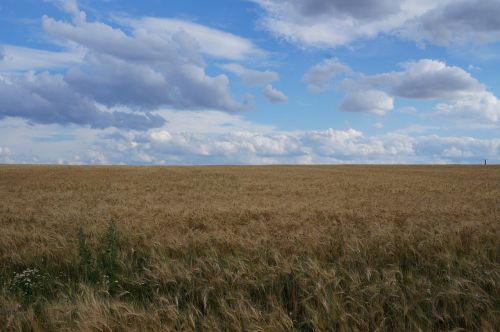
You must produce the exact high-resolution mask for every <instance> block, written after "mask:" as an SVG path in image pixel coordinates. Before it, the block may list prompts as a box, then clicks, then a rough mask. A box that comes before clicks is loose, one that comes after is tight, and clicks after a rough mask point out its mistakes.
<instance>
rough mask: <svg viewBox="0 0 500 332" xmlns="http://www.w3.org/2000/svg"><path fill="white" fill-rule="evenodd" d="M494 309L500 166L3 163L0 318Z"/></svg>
mask: <svg viewBox="0 0 500 332" xmlns="http://www.w3.org/2000/svg"><path fill="white" fill-rule="evenodd" d="M495 326H496V328H495ZM499 326H500V167H499V166H272V167H271V166H270V167H267V166H266V167H66V166H0V331H4V330H5V331H10V330H13V331H21V330H25V331H27V330H34V331H38V330H48V331H53V330H82V331H89V330H100V331H128V330H142V331H157V330H166V331H170V330H172V331H218V330H221V331H240V330H241V331H294V330H297V331H356V330H359V331H418V330H422V331H430V330H438V331H441V330H442V331H450V330H453V331H462V330H467V331H495V330H496V331H498V327H499Z"/></svg>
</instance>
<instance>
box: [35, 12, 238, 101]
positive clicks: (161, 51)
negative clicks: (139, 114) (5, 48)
mask: <svg viewBox="0 0 500 332" xmlns="http://www.w3.org/2000/svg"><path fill="white" fill-rule="evenodd" d="M43 26H44V28H45V30H46V31H47V32H48V33H49V34H50V35H51V36H53V37H56V38H59V39H62V40H63V41H71V42H74V43H77V44H79V45H81V46H83V47H86V48H87V49H88V50H89V55H88V56H87V58H86V65H87V66H86V68H85V66H84V69H85V70H79V69H78V68H77V69H76V70H72V71H70V72H68V75H67V81H68V82H69V83H70V84H71V85H72V86H75V87H76V88H77V89H78V91H85V92H86V93H88V94H91V95H92V96H94V97H95V98H96V100H97V101H99V102H101V103H104V104H111V105H115V104H127V103H134V104H136V105H139V106H146V107H158V106H162V105H168V106H172V107H176V108H179V109H199V108H209V109H210V108H211V109H220V110H225V111H238V110H242V109H243V106H242V105H241V104H240V103H238V102H236V101H235V100H233V98H232V97H231V94H230V91H229V80H228V78H227V77H226V76H225V75H218V76H215V77H212V76H208V75H207V74H206V73H205V67H204V64H203V60H202V57H201V56H200V54H199V50H198V45H197V43H196V41H195V40H194V39H193V37H192V36H191V35H189V34H187V33H186V32H183V31H179V32H176V33H174V34H172V35H168V36H164V35H162V34H160V33H158V32H150V31H148V30H145V29H136V30H133V31H132V33H131V35H128V34H126V33H125V32H124V31H122V30H120V29H117V28H113V27H111V26H109V25H106V24H103V23H100V22H87V21H84V22H79V23H78V24H69V23H66V22H61V21H56V20H54V19H51V18H48V17H44V19H43Z"/></svg>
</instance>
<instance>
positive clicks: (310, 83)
mask: <svg viewBox="0 0 500 332" xmlns="http://www.w3.org/2000/svg"><path fill="white" fill-rule="evenodd" d="M350 71H351V69H350V68H349V67H348V66H346V65H344V64H342V63H340V62H339V61H338V60H337V59H334V58H331V59H325V60H323V61H321V62H320V63H318V64H316V65H314V66H313V67H311V68H310V69H309V70H308V71H307V72H306V73H305V74H304V76H303V77H302V82H303V83H305V84H307V89H308V90H309V91H310V92H321V91H324V90H326V89H327V88H328V86H329V85H330V83H331V81H332V79H333V78H334V77H335V76H336V75H339V74H342V73H349V72H350Z"/></svg>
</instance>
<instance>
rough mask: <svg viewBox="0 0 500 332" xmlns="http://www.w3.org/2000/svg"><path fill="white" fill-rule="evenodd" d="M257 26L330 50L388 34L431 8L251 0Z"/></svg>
mask: <svg viewBox="0 0 500 332" xmlns="http://www.w3.org/2000/svg"><path fill="white" fill-rule="evenodd" d="M254 2H256V3H257V4H259V5H260V6H261V7H262V9H263V10H264V15H263V17H262V20H261V24H262V25H263V26H264V28H266V29H267V30H268V31H270V32H271V33H273V34H274V35H275V36H277V37H279V38H283V39H285V40H288V41H290V42H293V43H295V44H298V45H300V46H302V47H319V48H332V47H337V46H341V45H346V44H349V43H351V42H353V41H355V40H357V39H361V38H373V37H376V36H377V35H379V34H381V33H392V32H394V31H395V30H396V29H398V28H400V27H401V26H403V25H404V24H405V23H406V21H407V20H408V19H410V18H414V17H418V16H419V15H421V14H423V13H425V12H426V11H428V10H430V9H432V8H433V7H435V5H434V4H433V2H432V1H417V0H403V1H391V0H384V1H370V0H356V1H344V0H312V1H310V0H254Z"/></svg>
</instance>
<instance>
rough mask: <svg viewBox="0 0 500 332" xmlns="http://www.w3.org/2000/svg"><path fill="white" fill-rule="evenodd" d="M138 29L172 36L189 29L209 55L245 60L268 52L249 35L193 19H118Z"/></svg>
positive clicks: (189, 32)
mask: <svg viewBox="0 0 500 332" xmlns="http://www.w3.org/2000/svg"><path fill="white" fill-rule="evenodd" d="M119 21H120V22H124V23H127V24H129V25H130V26H131V27H133V28H134V29H136V30H145V31H147V32H148V33H149V34H153V35H157V36H172V35H174V34H176V33H178V32H180V31H183V32H186V33H188V34H189V35H190V36H192V37H193V39H194V40H195V41H196V43H197V44H198V45H199V47H200V51H201V52H202V53H204V54H206V55H209V56H213V57H216V58H220V59H226V60H233V61H234V60H246V59H249V58H254V57H262V56H265V52H264V51H263V50H261V49H259V48H258V47H257V46H255V45H254V43H253V42H252V41H251V40H249V39H246V38H243V37H240V36H236V35H234V34H232V33H228V32H225V31H222V30H219V29H214V28H211V27H207V26H205V25H201V24H197V23H193V22H190V21H185V20H179V19H170V18H155V17H145V18H142V19H123V18H122V19H119Z"/></svg>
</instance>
